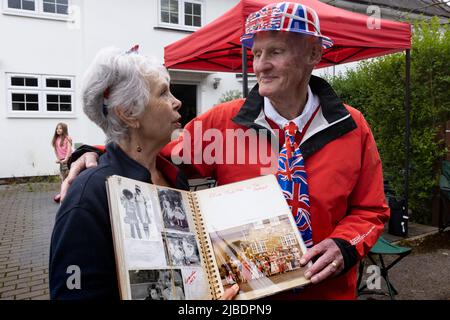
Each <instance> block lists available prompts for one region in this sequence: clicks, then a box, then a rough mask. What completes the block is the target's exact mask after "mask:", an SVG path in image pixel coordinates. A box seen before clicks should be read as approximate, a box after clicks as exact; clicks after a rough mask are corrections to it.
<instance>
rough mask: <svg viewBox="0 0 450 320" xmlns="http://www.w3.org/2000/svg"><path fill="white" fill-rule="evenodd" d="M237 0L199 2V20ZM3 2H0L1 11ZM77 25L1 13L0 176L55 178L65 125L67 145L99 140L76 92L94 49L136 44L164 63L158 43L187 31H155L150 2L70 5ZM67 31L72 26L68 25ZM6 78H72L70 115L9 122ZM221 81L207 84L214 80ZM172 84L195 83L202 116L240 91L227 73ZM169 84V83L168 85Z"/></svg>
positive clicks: (79, 0) (182, 77)
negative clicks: (55, 144) (59, 130)
mask: <svg viewBox="0 0 450 320" xmlns="http://www.w3.org/2000/svg"><path fill="white" fill-rule="evenodd" d="M237 2H238V0H206V1H205V3H204V5H205V11H204V13H205V22H209V21H212V20H214V19H215V18H217V17H218V16H220V15H221V14H223V13H224V12H225V11H227V10H228V9H230V8H231V7H232V6H234V5H235V4H236V3H237ZM4 4H5V1H3V0H0V5H2V9H3V6H4ZM71 4H72V5H74V6H75V9H76V10H77V12H79V13H80V20H79V23H76V24H75V26H78V27H75V28H74V27H73V24H68V23H67V22H66V21H58V20H49V19H42V18H33V17H24V16H14V15H7V14H5V13H4V12H3V10H2V11H0V36H1V41H0V150H1V153H0V178H4V177H21V176H36V175H48V174H56V173H57V172H58V166H57V165H56V164H55V163H54V153H53V150H52V147H51V145H50V140H51V138H52V135H53V132H54V129H55V126H56V124H57V123H58V122H61V121H63V122H65V123H67V124H68V126H69V134H70V135H71V136H72V138H73V140H74V142H84V143H89V144H102V143H104V135H103V133H102V132H101V130H100V129H98V128H97V127H96V126H95V125H94V124H93V123H92V122H91V121H90V120H88V119H87V117H86V116H85V115H84V113H83V111H82V106H81V100H80V92H79V88H81V81H82V75H83V73H84V71H85V69H86V67H87V66H88V64H89V63H90V62H91V61H92V59H93V57H94V56H95V54H96V53H97V52H98V50H99V49H101V48H103V47H106V46H110V45H114V46H117V47H120V48H124V50H126V49H128V48H130V47H131V46H132V45H134V44H139V45H140V48H141V52H143V53H144V54H148V55H153V56H156V57H158V58H159V59H160V60H161V61H162V60H163V50H164V46H166V45H168V44H170V43H172V42H174V41H176V40H179V39H181V38H183V37H185V36H187V35H188V34H189V33H186V32H182V31H174V30H161V29H155V27H157V24H158V23H157V20H158V1H157V0H128V1H125V0H89V1H88V0H72V1H71ZM70 26H71V27H70ZM6 73H33V74H55V75H72V76H75V103H74V110H75V117H73V118H65V119H60V118H58V119H55V118H53V119H36V118H28V119H23V118H8V115H7V105H6V103H7V102H6V101H7V92H6V76H5V74H6ZM215 77H220V78H222V80H221V82H220V85H219V87H218V88H217V89H216V90H215V89H213V87H212V82H213V78H215ZM173 78H174V79H177V80H178V81H179V82H180V81H181V82H183V81H184V82H186V81H188V82H191V83H197V84H199V90H198V92H199V97H198V102H199V103H198V112H199V113H201V112H204V111H205V110H207V109H208V108H210V107H211V106H213V105H214V104H216V103H217V102H218V100H219V99H220V97H221V95H222V94H223V93H224V92H225V91H227V90H231V89H240V83H239V82H238V81H236V78H235V75H234V74H227V73H220V74H217V73H216V74H203V75H196V76H192V74H191V73H180V72H177V74H176V76H175V75H173ZM174 82H176V81H174Z"/></svg>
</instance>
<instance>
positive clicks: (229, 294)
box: [219, 284, 239, 300]
mask: <svg viewBox="0 0 450 320" xmlns="http://www.w3.org/2000/svg"><path fill="white" fill-rule="evenodd" d="M238 292H239V286H238V285H237V284H234V285H233V286H232V287H231V288H228V289H226V290H225V292H224V293H223V296H221V297H220V298H219V300H233V299H234V297H236V295H237V294H238Z"/></svg>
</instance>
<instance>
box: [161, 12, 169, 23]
mask: <svg viewBox="0 0 450 320" xmlns="http://www.w3.org/2000/svg"><path fill="white" fill-rule="evenodd" d="M161 21H162V22H167V23H169V13H168V12H161Z"/></svg>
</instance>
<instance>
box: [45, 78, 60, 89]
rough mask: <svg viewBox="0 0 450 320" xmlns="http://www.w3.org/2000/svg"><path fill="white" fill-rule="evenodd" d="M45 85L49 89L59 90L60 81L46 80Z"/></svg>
mask: <svg viewBox="0 0 450 320" xmlns="http://www.w3.org/2000/svg"><path fill="white" fill-rule="evenodd" d="M45 84H46V85H47V87H49V88H58V80H57V79H45Z"/></svg>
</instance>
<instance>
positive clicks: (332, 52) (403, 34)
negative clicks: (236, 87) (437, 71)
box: [164, 0, 411, 72]
mask: <svg viewBox="0 0 450 320" xmlns="http://www.w3.org/2000/svg"><path fill="white" fill-rule="evenodd" d="M273 2H276V0H241V1H240V2H239V3H238V4H237V5H236V6H234V7H233V8H231V9H230V10H228V11H227V12H225V13H224V14H223V15H222V16H221V17H219V18H217V19H216V20H214V21H212V22H211V23H209V24H207V25H206V26H204V27H202V28H200V29H199V30H198V31H196V32H194V33H193V34H191V35H189V36H187V37H185V38H183V39H181V40H179V41H177V42H175V43H173V44H171V45H168V46H166V47H165V48H164V60H165V65H166V67H167V68H169V69H186V70H201V71H215V72H242V47H241V44H240V41H239V38H240V36H241V35H242V34H243V33H244V25H245V19H246V18H247V16H248V15H249V14H250V13H252V12H254V11H257V10H259V9H261V8H262V7H264V6H265V5H267V4H269V3H273ZM291 2H300V3H302V4H304V5H307V6H309V7H311V8H313V9H314V10H315V11H316V12H317V14H318V15H319V18H320V29H321V33H322V34H324V35H326V36H328V37H330V38H331V39H332V40H333V42H334V46H333V47H332V48H330V49H327V50H325V51H324V53H323V58H322V61H321V63H320V64H319V65H318V67H319V68H320V67H325V66H330V65H335V64H339V63H346V62H351V61H357V60H362V59H367V58H372V57H376V56H381V55H386V54H390V53H394V52H399V51H403V50H405V49H410V48H411V27H410V25H409V24H408V23H401V22H394V21H389V20H383V19H381V20H380V24H379V27H380V28H379V29H375V28H369V27H368V22H369V25H370V23H371V21H372V20H369V19H372V18H371V17H368V16H366V15H363V14H359V13H354V12H350V11H347V10H343V9H340V8H336V7H333V6H330V5H327V4H325V3H322V2H320V1H317V0H291ZM247 61H248V62H247V64H248V71H249V72H252V71H253V67H252V54H251V53H250V50H249V51H248V59H247Z"/></svg>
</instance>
